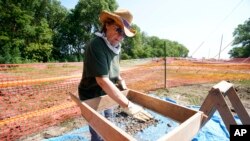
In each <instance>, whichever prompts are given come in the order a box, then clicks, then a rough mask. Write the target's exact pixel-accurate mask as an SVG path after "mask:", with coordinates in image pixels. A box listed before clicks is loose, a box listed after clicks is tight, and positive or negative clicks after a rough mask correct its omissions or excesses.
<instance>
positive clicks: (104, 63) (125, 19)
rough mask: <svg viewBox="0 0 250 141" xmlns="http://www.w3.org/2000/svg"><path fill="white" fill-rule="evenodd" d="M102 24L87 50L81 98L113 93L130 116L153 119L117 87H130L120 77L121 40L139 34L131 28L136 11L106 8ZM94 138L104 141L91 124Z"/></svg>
mask: <svg viewBox="0 0 250 141" xmlns="http://www.w3.org/2000/svg"><path fill="white" fill-rule="evenodd" d="M99 19H100V22H101V23H102V30H101V32H97V33H95V35H96V36H95V37H94V38H93V39H92V40H91V41H90V43H89V44H88V45H86V49H85V52H84V59H85V60H84V69H83V75H82V79H81V82H80V84H79V89H78V90H79V98H80V100H86V99H91V98H95V97H99V96H102V95H105V94H107V95H109V96H110V97H111V98H112V99H113V100H114V101H116V102H117V103H118V104H119V105H120V106H121V107H122V109H123V111H124V112H126V113H127V114H128V115H131V116H134V117H135V118H137V119H140V120H143V121H146V120H149V119H150V118H152V116H151V115H150V114H148V113H147V112H146V111H144V110H143V108H142V107H140V106H138V105H135V104H133V103H132V102H131V101H129V100H128V99H127V98H126V97H125V96H124V95H123V94H122V93H121V91H120V90H119V89H118V88H117V87H116V84H118V85H119V87H120V88H122V89H127V86H126V84H125V81H124V80H123V79H122V77H121V76H120V66H119V57H120V56H119V54H120V51H121V44H120V43H121V42H122V41H123V39H124V38H125V37H126V36H127V37H133V36H134V35H135V33H136V31H135V30H134V29H132V28H131V23H132V20H133V16H132V14H131V13H130V12H129V11H128V10H126V9H119V10H116V11H114V12H108V11H102V12H101V14H100V17H99ZM111 113H112V111H111V110H105V111H104V116H105V117H109V116H110V115H111ZM90 132H91V135H92V136H91V140H102V139H101V137H100V136H98V135H97V134H96V132H95V131H94V130H93V129H92V128H91V127H90Z"/></svg>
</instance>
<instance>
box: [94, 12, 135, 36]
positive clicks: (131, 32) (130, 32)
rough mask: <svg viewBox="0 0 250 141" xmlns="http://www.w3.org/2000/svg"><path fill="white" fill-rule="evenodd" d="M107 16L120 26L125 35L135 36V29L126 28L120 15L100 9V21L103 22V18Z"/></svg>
mask: <svg viewBox="0 0 250 141" xmlns="http://www.w3.org/2000/svg"><path fill="white" fill-rule="evenodd" d="M108 18H110V19H113V20H114V21H115V23H117V24H118V25H119V26H120V27H122V28H123V31H124V33H125V35H126V36H128V37H133V36H135V33H136V31H135V30H134V29H132V28H130V29H128V28H127V27H126V26H124V24H123V21H122V19H121V17H120V16H118V15H116V14H114V13H111V12H108V11H105V10H104V11H102V12H101V14H100V17H99V20H100V22H101V23H102V24H103V23H104V22H105V20H106V19H108Z"/></svg>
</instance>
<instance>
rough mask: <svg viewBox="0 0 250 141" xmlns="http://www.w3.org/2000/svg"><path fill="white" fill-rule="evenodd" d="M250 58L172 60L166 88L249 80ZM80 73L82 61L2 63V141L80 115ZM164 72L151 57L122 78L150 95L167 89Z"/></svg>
mask: <svg viewBox="0 0 250 141" xmlns="http://www.w3.org/2000/svg"><path fill="white" fill-rule="evenodd" d="M246 59H247V60H246ZM244 60H245V61H244ZM248 60H249V59H248V58H245V59H244V58H242V59H236V60H231V61H222V60H221V61H216V60H191V61H190V60H186V59H182V58H179V59H175V58H168V60H167V66H166V68H167V84H166V85H167V87H172V86H179V85H186V84H195V83H205V82H214V81H220V80H243V79H248V80H250V62H248ZM243 61H244V62H243ZM132 63H133V62H128V63H127V64H129V65H131V64H132ZM131 66H132V65H131ZM82 69H83V63H82V62H81V63H44V64H43V63H41V64H0V140H1V141H2V140H17V139H20V138H22V137H25V136H27V135H30V134H32V133H36V132H39V131H41V130H43V129H46V128H48V127H50V126H53V125H56V124H59V123H61V122H63V121H65V120H67V119H70V118H74V117H77V116H80V110H79V108H78V107H76V105H75V104H74V103H73V102H72V101H71V99H70V97H69V96H68V95H67V92H68V91H71V92H73V93H77V87H78V84H79V82H80V79H81V73H82ZM164 69H165V66H164V59H152V60H150V61H148V62H147V63H144V64H139V65H136V66H135V67H134V66H133V68H128V69H124V68H123V69H122V70H123V71H122V77H123V78H124V79H125V80H126V83H127V85H128V87H129V88H130V89H135V90H138V91H142V92H148V91H150V90H155V89H159V88H164V73H165V71H164Z"/></svg>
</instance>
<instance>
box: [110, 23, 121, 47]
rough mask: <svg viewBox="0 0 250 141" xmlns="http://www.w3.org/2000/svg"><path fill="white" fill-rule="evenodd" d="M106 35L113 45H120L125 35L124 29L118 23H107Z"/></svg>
mask: <svg viewBox="0 0 250 141" xmlns="http://www.w3.org/2000/svg"><path fill="white" fill-rule="evenodd" d="M106 29H107V31H106V36H107V39H108V41H109V42H110V44H111V45H112V46H116V45H118V44H119V43H120V42H121V41H122V40H123V39H124V37H125V34H124V31H123V30H122V28H121V27H119V26H118V25H117V24H110V25H108V24H106Z"/></svg>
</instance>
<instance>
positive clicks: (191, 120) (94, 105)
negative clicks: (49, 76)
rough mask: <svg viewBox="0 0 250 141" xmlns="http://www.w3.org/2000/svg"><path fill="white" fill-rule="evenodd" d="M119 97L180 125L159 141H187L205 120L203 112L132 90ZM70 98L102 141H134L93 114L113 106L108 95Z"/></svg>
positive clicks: (72, 96) (97, 114)
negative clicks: (83, 99)
mask: <svg viewBox="0 0 250 141" xmlns="http://www.w3.org/2000/svg"><path fill="white" fill-rule="evenodd" d="M123 94H124V95H126V96H127V97H128V99H130V100H131V101H133V102H134V103H136V104H138V105H141V106H143V107H145V108H148V109H150V110H152V111H154V112H157V113H159V114H162V115H163V116H166V117H169V118H171V119H173V120H176V121H178V122H180V125H179V126H178V127H176V128H175V129H174V130H173V131H171V132H169V133H168V134H166V135H164V136H162V137H161V138H160V139H159V140H160V141H162V140H166V141H170V140H175V138H176V139H181V140H182V141H189V140H191V139H192V138H193V137H194V136H195V134H196V133H197V132H198V131H199V129H200V127H201V123H202V122H201V121H202V120H203V119H204V118H206V116H205V115H204V114H203V112H200V111H195V110H192V109H189V108H186V107H183V106H180V105H176V104H173V103H170V102H168V101H163V100H161V99H158V98H154V97H151V96H148V95H146V94H144V93H140V92H137V91H134V90H126V91H123ZM70 96H71V98H72V99H73V101H75V102H76V103H77V105H78V106H79V107H80V109H81V113H82V116H83V117H84V118H85V119H86V120H87V121H88V123H89V125H91V126H92V127H93V128H94V129H95V130H96V132H97V133H99V134H100V135H101V136H102V137H103V138H104V139H105V140H108V141H118V140H119V141H123V140H124V141H125V140H135V139H134V138H133V137H132V136H130V135H129V134H127V133H126V132H124V131H123V130H121V129H120V128H118V127H116V126H115V125H114V124H113V123H111V122H110V121H108V120H107V119H106V118H105V117H103V116H102V115H100V114H99V113H98V112H96V110H97V111H99V110H104V109H106V108H110V107H112V106H115V105H117V103H116V102H115V101H113V100H112V99H111V98H110V97H109V96H107V95H106V96H101V97H98V98H94V99H90V100H86V101H83V102H81V101H80V100H79V99H78V98H77V97H76V96H74V95H73V94H70ZM166 126H167V125H166ZM182 137H183V138H182Z"/></svg>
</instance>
